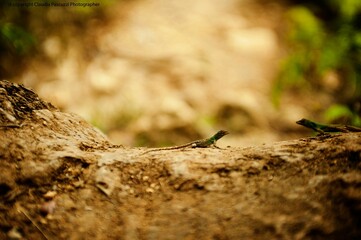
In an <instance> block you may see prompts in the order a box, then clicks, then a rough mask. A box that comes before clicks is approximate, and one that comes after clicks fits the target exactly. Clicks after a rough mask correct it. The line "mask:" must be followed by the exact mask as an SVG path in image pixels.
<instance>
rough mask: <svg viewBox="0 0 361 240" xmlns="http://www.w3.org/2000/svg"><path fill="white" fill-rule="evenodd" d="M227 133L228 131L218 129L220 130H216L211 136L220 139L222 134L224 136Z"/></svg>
mask: <svg viewBox="0 0 361 240" xmlns="http://www.w3.org/2000/svg"><path fill="white" fill-rule="evenodd" d="M227 134H229V132H228V131H225V130H220V131H218V132H217V133H216V134H215V135H214V136H213V137H214V138H215V139H216V140H218V139H220V138H221V137H223V136H225V135H227Z"/></svg>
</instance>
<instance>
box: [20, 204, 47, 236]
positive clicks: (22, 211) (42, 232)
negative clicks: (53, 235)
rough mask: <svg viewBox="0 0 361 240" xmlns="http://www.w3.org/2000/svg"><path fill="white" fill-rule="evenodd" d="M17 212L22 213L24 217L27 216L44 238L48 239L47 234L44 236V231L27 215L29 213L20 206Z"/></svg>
mask: <svg viewBox="0 0 361 240" xmlns="http://www.w3.org/2000/svg"><path fill="white" fill-rule="evenodd" d="M19 212H21V213H22V214H24V215H25V217H27V218H28V219H29V221H30V222H31V223H32V224H33V225H34V226H35V227H36V228H37V229H38V230H39V232H40V233H41V234H42V235H43V237H44V238H45V239H46V240H50V238H49V237H48V236H46V234H45V232H44V231H43V230H41V228H40V227H39V226H38V224H36V222H35V221H34V220H33V219H32V217H30V216H29V214H27V213H26V211H25V210H23V209H22V208H19Z"/></svg>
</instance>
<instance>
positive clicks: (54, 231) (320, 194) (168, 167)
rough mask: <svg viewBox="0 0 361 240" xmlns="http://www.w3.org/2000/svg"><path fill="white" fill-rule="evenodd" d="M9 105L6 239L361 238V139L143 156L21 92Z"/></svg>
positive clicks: (2, 144) (0, 133) (5, 117)
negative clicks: (111, 141) (113, 142)
mask: <svg viewBox="0 0 361 240" xmlns="http://www.w3.org/2000/svg"><path fill="white" fill-rule="evenodd" d="M0 94H1V95H0V98H1V102H0V110H1V112H0V120H1V127H0V167H1V175H0V199H1V201H0V209H1V211H0V230H1V231H0V239H326V238H327V239H359V238H360V237H361V230H360V229H361V217H360V216H361V161H360V159H361V157H360V156H361V134H357V133H350V134H338V135H332V136H326V137H313V138H303V139H298V140H293V141H284V142H277V143H274V144H271V145H264V146H258V147H247V148H235V147H232V146H229V147H228V148H226V149H223V150H219V149H212V148H211V149H184V150H171V151H170V150H169V151H159V152H151V153H149V154H144V155H141V153H143V152H144V151H145V149H144V148H132V147H124V146H117V145H113V144H111V143H110V142H109V141H108V140H107V138H106V137H105V136H104V135H103V134H102V133H101V132H99V131H98V130H96V129H95V128H93V127H92V126H91V125H90V124H88V123H87V122H85V121H84V120H82V119H81V118H80V117H78V116H77V115H74V114H68V113H63V112H60V111H59V110H57V109H56V108H55V107H53V106H52V105H51V104H50V103H46V102H44V101H42V100H41V99H39V98H38V96H37V95H36V94H35V93H34V92H32V91H30V90H28V89H26V88H24V87H23V86H21V85H17V84H12V83H10V82H7V81H0ZM226 137H227V136H226Z"/></svg>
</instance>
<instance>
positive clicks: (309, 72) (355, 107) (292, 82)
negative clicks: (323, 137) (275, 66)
mask: <svg viewBox="0 0 361 240" xmlns="http://www.w3.org/2000/svg"><path fill="white" fill-rule="evenodd" d="M287 19H288V20H289V26H288V32H287V35H286V40H287V43H288V45H289V53H288V56H287V57H286V58H285V59H284V61H283V62H282V63H281V70H280V73H279V75H278V77H277V79H276V81H275V83H274V86H273V89H272V100H273V102H274V104H275V105H276V106H277V105H279V103H280V97H281V95H282V93H283V92H284V91H285V90H291V89H294V90H295V89H297V90H300V89H301V90H304V91H307V92H308V94H316V95H317V94H318V92H319V91H323V90H325V89H324V85H323V84H322V79H324V78H325V76H327V74H328V73H330V72H332V73H335V74H336V75H337V77H338V79H339V81H340V84H339V87H338V88H337V89H336V91H335V92H334V94H335V96H336V97H335V99H334V101H335V105H333V106H330V108H329V109H328V110H327V109H326V110H325V112H324V115H325V118H326V119H327V120H329V121H333V120H335V119H339V118H344V119H346V120H347V121H349V122H351V123H353V124H356V125H361V118H360V113H361V28H360V26H361V1H360V0H345V1H339V0H321V1H317V2H316V1H314V2H313V1H305V2H302V5H297V6H294V7H292V8H290V10H289V11H288V13H287Z"/></svg>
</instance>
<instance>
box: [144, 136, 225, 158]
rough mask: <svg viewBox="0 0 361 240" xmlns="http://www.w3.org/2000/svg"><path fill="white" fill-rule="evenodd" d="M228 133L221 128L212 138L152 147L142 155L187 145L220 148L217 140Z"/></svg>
mask: <svg viewBox="0 0 361 240" xmlns="http://www.w3.org/2000/svg"><path fill="white" fill-rule="evenodd" d="M227 134H229V132H227V131H225V130H220V131H218V132H217V133H216V134H214V135H213V136H212V137H210V138H206V139H202V140H196V141H193V142H190V143H186V144H183V145H179V146H173V147H163V148H155V149H150V150H148V151H145V152H144V153H142V154H141V155H143V154H146V153H149V152H154V151H162V150H175V149H182V148H187V147H192V148H207V147H211V146H214V147H216V148H219V147H217V146H216V142H217V140H219V139H220V138H222V137H223V136H225V135H227Z"/></svg>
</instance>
